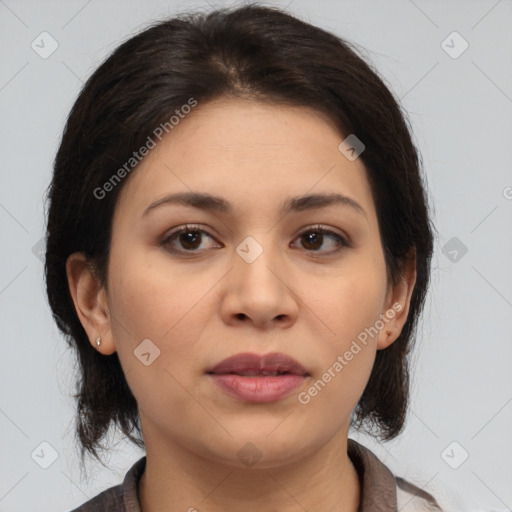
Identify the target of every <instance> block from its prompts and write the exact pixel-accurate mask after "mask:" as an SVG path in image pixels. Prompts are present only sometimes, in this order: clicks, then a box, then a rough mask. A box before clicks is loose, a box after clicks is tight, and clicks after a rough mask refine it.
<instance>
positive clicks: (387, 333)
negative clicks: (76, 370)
mask: <svg viewBox="0 0 512 512" xmlns="http://www.w3.org/2000/svg"><path fill="white" fill-rule="evenodd" d="M386 335H388V336H391V331H386ZM98 339H99V338H98Z"/></svg>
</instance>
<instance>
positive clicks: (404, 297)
mask: <svg viewBox="0 0 512 512" xmlns="http://www.w3.org/2000/svg"><path fill="white" fill-rule="evenodd" d="M415 284H416V249H415V248H413V249H411V251H410V252H409V253H408V255H407V257H406V258H405V259H404V261H403V265H402V270H401V279H400V282H399V283H397V284H396V285H393V283H391V284H390V285H389V286H388V292H387V298H386V305H385V308H384V311H383V315H382V316H383V320H382V321H383V322H384V327H383V328H382V329H381V330H380V332H379V337H378V340H377V350H382V349H384V348H387V347H389V346H390V345H391V344H392V343H393V342H394V341H395V340H396V339H397V338H398V336H400V333H401V332H402V328H403V326H404V324H405V322H406V321H407V315H408V314H409V308H410V302H411V297H412V292H413V289H414V285H415ZM388 333H389V334H388Z"/></svg>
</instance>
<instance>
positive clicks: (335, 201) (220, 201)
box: [142, 192, 367, 218]
mask: <svg viewBox="0 0 512 512" xmlns="http://www.w3.org/2000/svg"><path fill="white" fill-rule="evenodd" d="M169 204H181V205H185V206H192V207H194V208H198V209H201V210H207V211H212V212H218V213H224V214H226V215H232V214H233V212H234V209H233V206H232V205H231V204H230V203H229V202H228V201H226V200H225V199H224V198H222V197H219V196H214V195H211V194H207V193H201V192H181V193H176V194H169V195H166V196H165V197H162V198H161V199H158V200H157V201H155V202H153V203H151V204H150V205H149V206H148V207H147V208H146V209H145V210H144V212H143V213H142V216H145V215H147V214H148V213H149V212H150V211H152V210H154V209H156V208H158V207H160V206H163V205H169ZM332 205H343V206H348V207H350V208H352V209H353V210H354V211H356V212H358V213H359V214H361V215H363V216H364V217H366V218H367V214H366V211H365V210H364V208H363V207H362V206H361V205H360V204H359V203H358V202H357V201H355V200H354V199H352V198H351V197H348V196H345V195H342V194H336V193H332V194H308V195H304V196H297V197H290V198H288V199H286V200H285V201H284V202H283V203H282V204H281V211H282V212H283V213H285V214H287V213H290V212H292V211H296V212H303V211H306V210H315V209H320V208H326V207H328V206H332Z"/></svg>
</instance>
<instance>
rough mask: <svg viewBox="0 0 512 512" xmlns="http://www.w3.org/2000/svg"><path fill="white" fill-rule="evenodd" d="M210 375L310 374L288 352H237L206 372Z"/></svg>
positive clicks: (304, 375)
mask: <svg viewBox="0 0 512 512" xmlns="http://www.w3.org/2000/svg"><path fill="white" fill-rule="evenodd" d="M206 373H207V374H210V375H229V374H233V375H240V376H242V377H257V376H263V377H267V376H280V375H287V374H288V375H298V376H302V377H306V376H309V374H308V373H307V372H306V369H305V368H304V367H303V366H302V365H301V364H300V363H299V362H298V361H296V360H295V359H293V358H292V357H290V356H287V355H286V354H282V353H279V352H272V353H270V354H266V355H263V356H261V355H258V354H251V353H243V354H236V355H234V356H231V357H228V358H227V359H224V360H223V361H221V362H220V363H218V364H216V365H215V366H214V367H212V368H210V369H209V370H207V372H206Z"/></svg>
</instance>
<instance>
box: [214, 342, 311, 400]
mask: <svg viewBox="0 0 512 512" xmlns="http://www.w3.org/2000/svg"><path fill="white" fill-rule="evenodd" d="M206 374H207V375H208V376H209V377H210V378H211V379H212V381H213V382H214V383H215V384H216V385H217V386H218V388H220V389H221V390H222V391H223V392H224V393H225V394H227V395H228V396H230V397H232V398H236V399H237V400H241V401H244V402H275V401H277V400H280V399H282V398H285V397H286V396H288V395H290V394H291V393H292V392H293V391H294V390H295V389H296V388H298V387H299V386H301V385H303V384H304V382H305V380H306V379H307V378H308V377H309V376H310V375H309V373H308V372H307V371H306V370H305V368H304V367H303V366H302V365H301V364H300V363H299V362H297V361H296V360H295V359H293V358H291V357H289V356H287V355H286V354H280V353H277V352H274V353H271V354H267V355H264V356H260V355H257V354H250V353H245V354H237V355H235V356H232V357H229V358H227V359H224V361H221V362H220V363H218V364H217V365H215V366H214V367H213V368H210V369H209V370H208V371H207V372H206Z"/></svg>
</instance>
